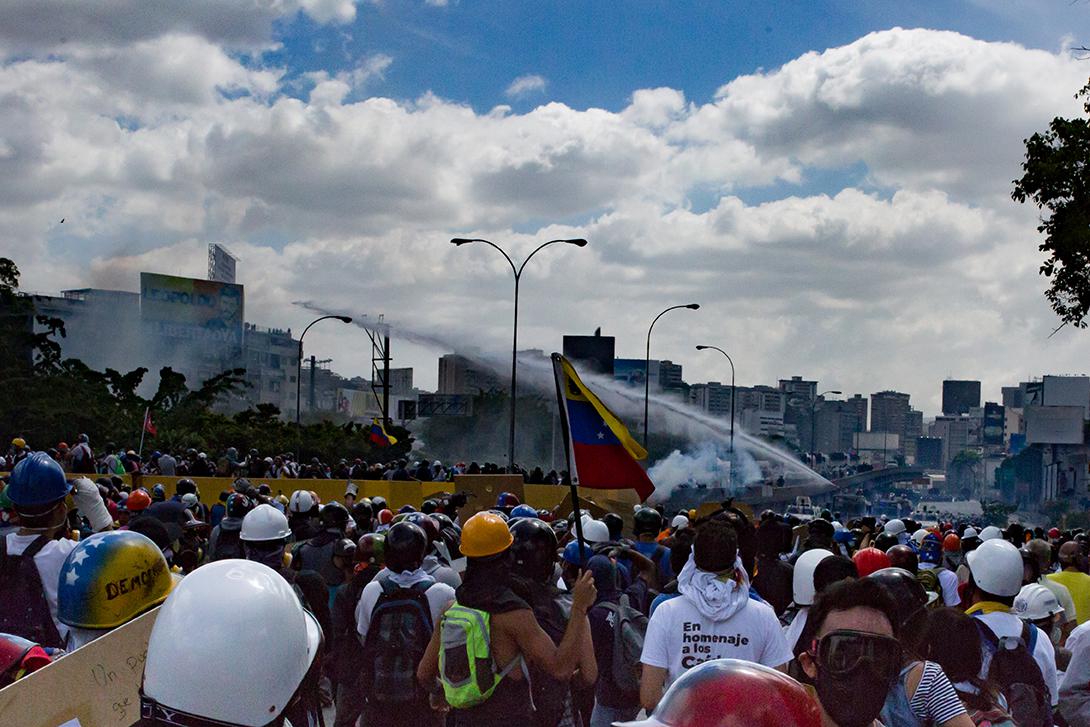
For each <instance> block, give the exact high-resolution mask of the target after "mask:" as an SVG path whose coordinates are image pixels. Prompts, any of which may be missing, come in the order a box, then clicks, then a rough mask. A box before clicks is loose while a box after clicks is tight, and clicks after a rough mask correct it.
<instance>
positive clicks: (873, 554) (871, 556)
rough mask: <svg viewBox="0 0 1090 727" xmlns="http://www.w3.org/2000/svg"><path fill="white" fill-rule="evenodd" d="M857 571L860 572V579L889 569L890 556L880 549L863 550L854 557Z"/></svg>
mask: <svg viewBox="0 0 1090 727" xmlns="http://www.w3.org/2000/svg"><path fill="white" fill-rule="evenodd" d="M852 562H853V563H855V569H856V570H857V571H859V577H860V578H866V577H867V576H869V575H870V574H871V573H873V572H875V571H878V570H882V569H883V568H889V556H888V555H886V554H885V553H883V552H882V551H881V550H879V549H878V548H863V549H861V550H858V551H856V553H855V555H853V556H852Z"/></svg>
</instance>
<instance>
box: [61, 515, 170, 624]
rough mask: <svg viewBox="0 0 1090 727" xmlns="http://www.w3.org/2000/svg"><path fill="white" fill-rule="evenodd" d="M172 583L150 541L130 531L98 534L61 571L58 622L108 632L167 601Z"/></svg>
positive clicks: (160, 553) (160, 554)
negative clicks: (107, 630)
mask: <svg viewBox="0 0 1090 727" xmlns="http://www.w3.org/2000/svg"><path fill="white" fill-rule="evenodd" d="M174 583H175V579H174V577H173V576H172V575H171V573H170V567H169V566H168V565H167V559H166V558H165V557H164V556H163V551H161V550H159V546H157V545H156V544H155V543H154V542H152V540H151V539H150V538H148V537H146V536H144V535H141V534H140V533H136V532H133V531H131V530H113V531H110V532H105V533H97V534H95V535H92V536H90V537H89V538H87V539H86V540H82V541H80V542H79V544H78V545H76V547H75V548H73V549H72V552H71V553H69V554H68V557H67V558H66V559H65V561H64V565H63V566H62V567H61V575H60V584H59V588H58V590H57V619H58V620H59V621H60V622H61V623H65V624H68V625H69V626H76V627H79V628H86V629H112V628H116V627H117V626H121V625H122V624H124V623H126V622H128V621H131V620H132V619H134V618H136V617H137V616H139V615H140V614H141V613H143V612H144V611H147V610H148V609H150V608H152V607H153V606H157V605H159V604H160V603H162V602H163V601H164V600H166V597H167V595H168V594H169V593H170V591H171V589H173V588H174Z"/></svg>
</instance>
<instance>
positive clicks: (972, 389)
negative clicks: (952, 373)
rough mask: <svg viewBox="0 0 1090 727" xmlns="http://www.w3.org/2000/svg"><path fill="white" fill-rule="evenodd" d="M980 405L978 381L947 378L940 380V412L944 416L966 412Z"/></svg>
mask: <svg viewBox="0 0 1090 727" xmlns="http://www.w3.org/2000/svg"><path fill="white" fill-rule="evenodd" d="M977 406H980V382H979V381H962V380H958V379H947V380H946V381H943V382H942V413H943V415H944V416H958V415H960V414H968V413H969V410H970V409H972V408H973V407H977Z"/></svg>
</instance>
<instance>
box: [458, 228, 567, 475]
mask: <svg viewBox="0 0 1090 727" xmlns="http://www.w3.org/2000/svg"><path fill="white" fill-rule="evenodd" d="M471 242H483V243H484V244H485V245H488V246H489V247H493V248H495V249H496V250H498V251H499V253H500V254H501V255H503V258H504V260H506V261H507V264H508V265H510V266H511V273H512V274H513V275H514V276H515V314H514V323H513V325H512V331H511V427H510V430H509V432H508V441H507V471H508V472H514V471H515V402H516V399H517V398H518V392H517V389H516V385H517V381H518V343H519V281H520V280H521V279H522V271H523V270H525V269H526V263H528V262H530V258H532V257H533V256H534V255H537V254H538V252H540V251H541V250H542V249H544V248H546V247H548V246H549V245H552V244H554V243H557V242H563V243H565V244H567V245H575V246H576V247H586V245H587V241H586V240H584V239H582V238H570V239H560V240H549V241H548V242H543V243H541V244H540V245H538V246H537V247H536V248H535V249H534V251H533V252H531V253H530V254H529V255H527V256H526V259H525V260H523V261H522V264H521V265H519V266H518V267H517V268H516V267H515V261H514V260H512V259H511V256H510V255H508V254H507V252H506V251H505V250H504V249H503V248H502V247H500V246H499V245H497V244H496V243H494V242H492V241H491V240H483V239H481V238H479V237H474V238H465V237H455V238H454V239H452V240H451V241H450V243H451V244H452V245H454V246H456V247H461V246H462V245H466V244H469V243H471Z"/></svg>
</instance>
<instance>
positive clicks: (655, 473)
mask: <svg viewBox="0 0 1090 727" xmlns="http://www.w3.org/2000/svg"><path fill="white" fill-rule="evenodd" d="M732 460H733V469H734V472H733V473H732V472H731V461H732ZM647 474H648V475H649V476H650V477H651V481H652V482H654V483H655V495H654V496H655V498H656V499H665V498H667V497H669V496H670V493H672V492H673V490H674V488H676V487H677V486H678V485H707V486H709V487H713V488H723V489H725V490H729V491H730V492H731V493H732V494H736V493H738V492H741V491H742V489H743V488H744V487H745V485H746V484H747V483H750V482H757V481H759V480H760V479H761V468H760V467H759V466H758V464H757V461H756V460H754V459H753V456H752V455H750V453H749V452H747V451H745V450H744V449H736V450H735V453H734V454H733V455H731V453H730V448H729V446H727V445H725V444H723V443H721V442H717V441H707V440H705V441H703V442H701V443H700V444H698V445H697V447H696V448H695V449H693V450H691V451H688V452H681V451H680V450H677V449H675V450H674V451H673V452H671V453H670V454H668V455H667V456H666V457H664V458H662V459H660V460H659V461H658V462H656V463H655V464H654V465H653V466H652V467H651V468H650V469H649V470H648V471H647Z"/></svg>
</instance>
